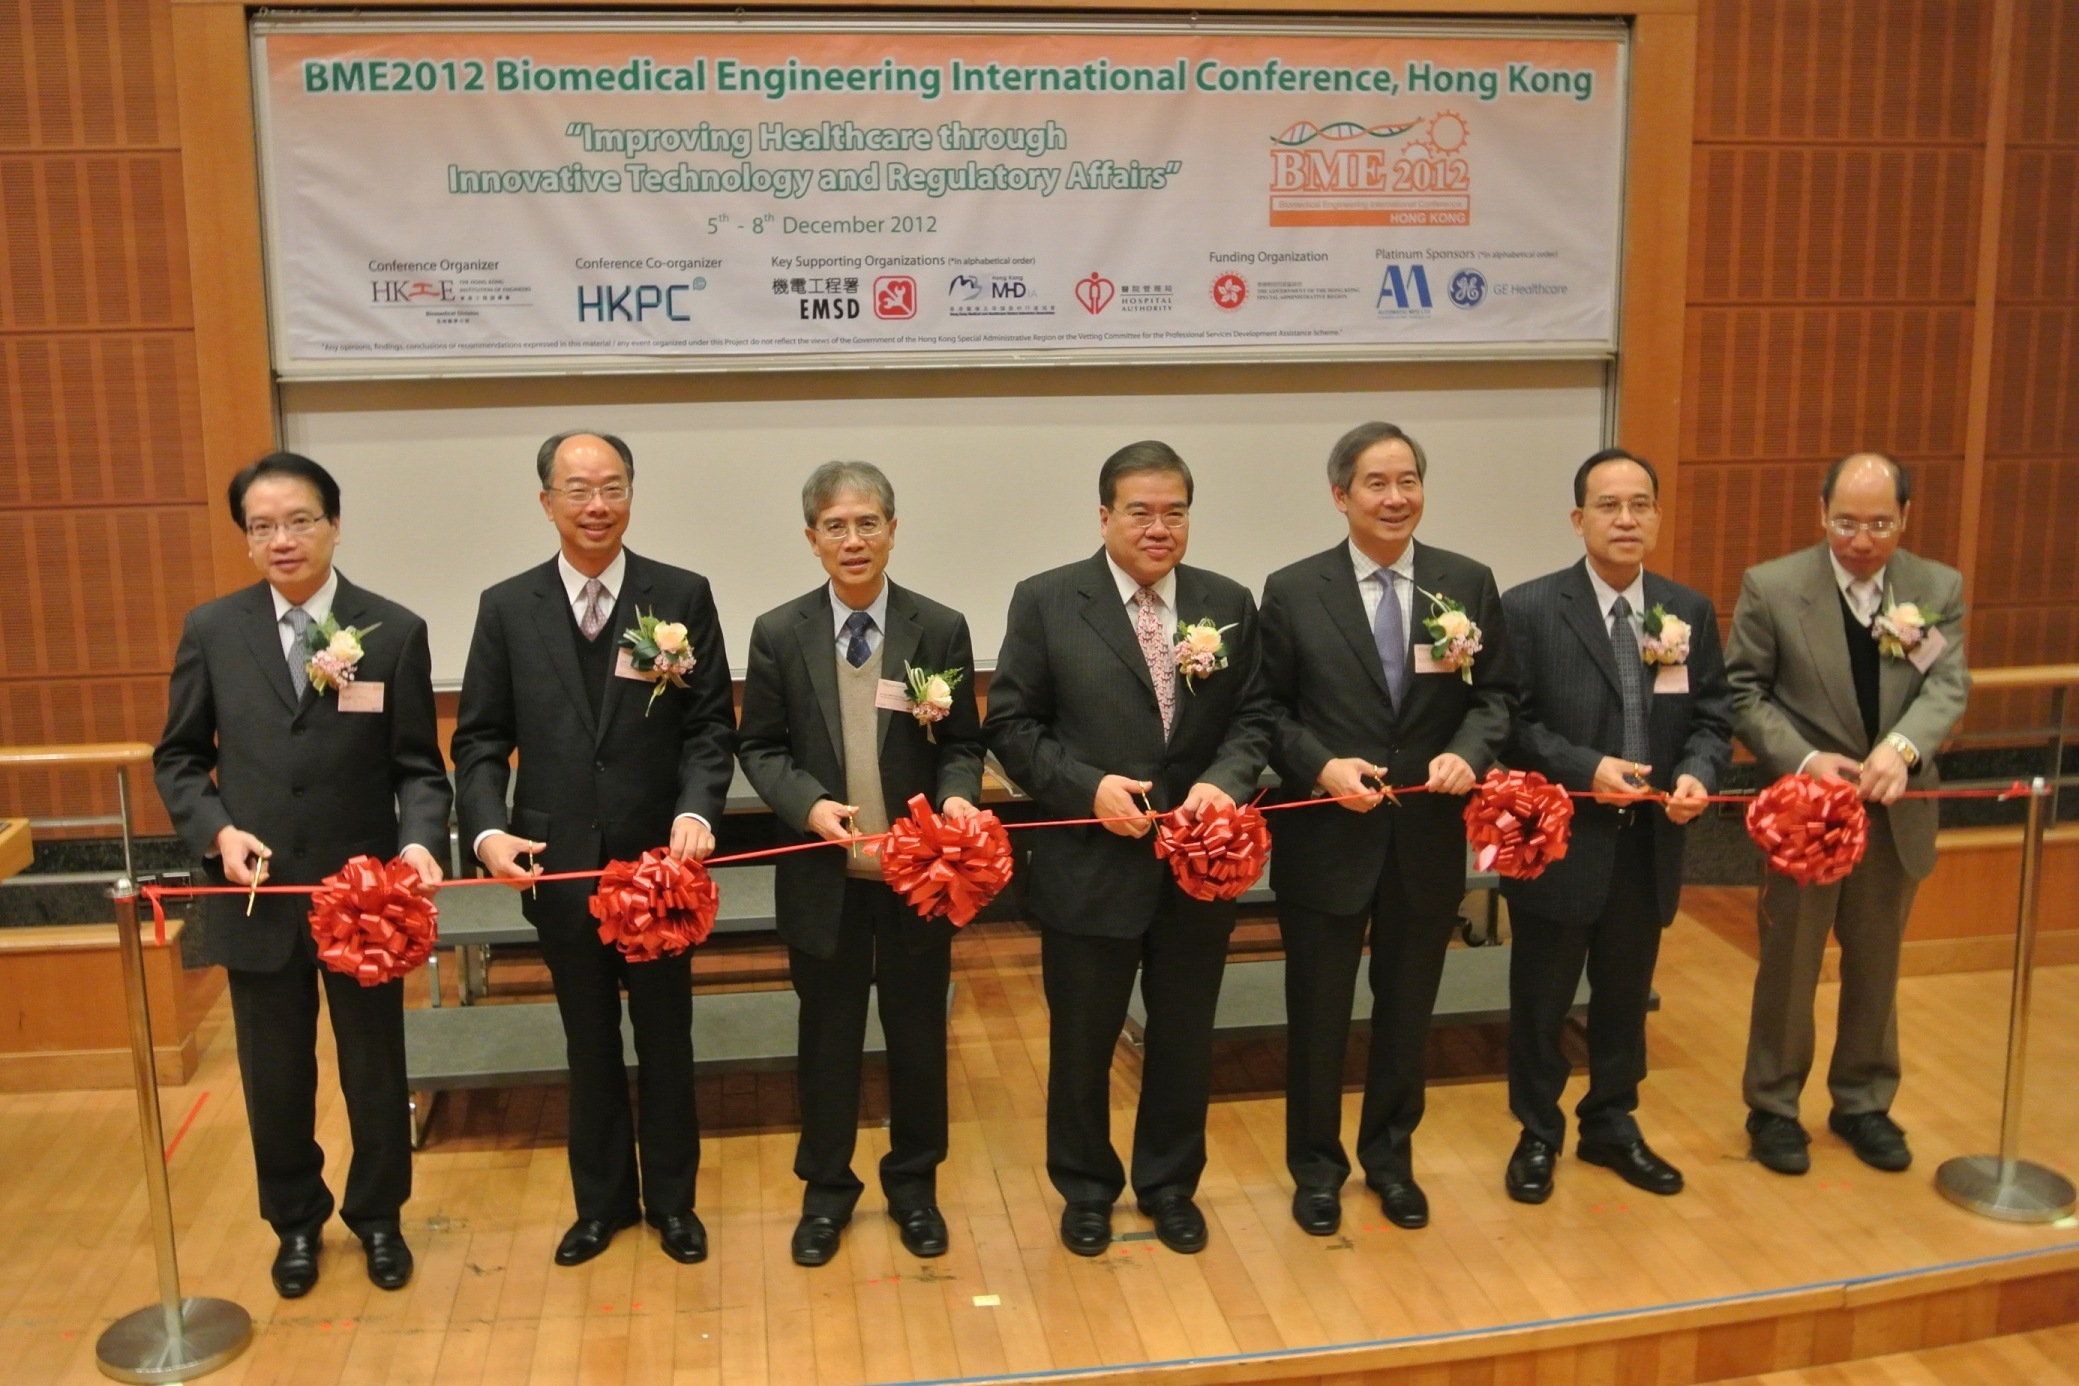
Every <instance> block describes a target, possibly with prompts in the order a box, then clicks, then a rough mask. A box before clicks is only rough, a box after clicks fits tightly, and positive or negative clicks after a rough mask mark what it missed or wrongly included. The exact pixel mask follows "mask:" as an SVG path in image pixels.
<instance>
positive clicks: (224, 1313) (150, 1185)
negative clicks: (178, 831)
mask: <svg viewBox="0 0 2079 1386" xmlns="http://www.w3.org/2000/svg"><path fill="white" fill-rule="evenodd" d="M126 827H127V824H126ZM124 845H125V847H126V848H127V847H128V834H127V832H126V833H125V835H124ZM126 855H127V852H126ZM110 896H111V898H112V899H113V900H114V901H115V916H116V934H117V939H116V942H117V946H118V949H119V951H120V952H121V953H122V956H123V996H124V998H125V1000H126V1001H127V1002H128V1003H129V1010H130V1061H131V1065H132V1067H133V1069H134V1070H135V1078H136V1086H137V1125H138V1131H139V1135H140V1136H141V1138H142V1139H143V1142H144V1188H145V1194H146V1198H147V1201H148V1202H149V1203H150V1206H151V1215H152V1244H153V1250H154V1251H155V1252H157V1254H158V1261H159V1302H158V1303H157V1304H153V1305H147V1306H146V1307H145V1308H143V1309H138V1310H135V1311H133V1312H132V1313H128V1314H125V1315H124V1316H123V1317H122V1318H119V1319H117V1320H116V1321H115V1322H114V1323H112V1324H110V1325H109V1326H108V1329H107V1331H106V1332H104V1333H103V1334H102V1335H101V1337H100V1340H99V1341H98V1342H96V1343H95V1344H94V1358H95V1363H96V1365H98V1366H99V1367H100V1368H101V1371H102V1374H103V1375H105V1376H112V1377H114V1378H115V1379H116V1380H117V1381H188V1380H192V1379H193V1378H195V1377H198V1376H202V1375H205V1374H206V1373H209V1372H213V1371H215V1370H216V1369H217V1368H218V1367H221V1366H223V1365H224V1364H225V1363H226V1362H229V1361H230V1360H231V1359H232V1358H234V1357H236V1356H238V1354H239V1353H241V1352H243V1351H245V1345H246V1344H247V1343H248V1342H250V1341H251V1340H252V1336H253V1321H252V1319H251V1318H250V1317H249V1316H248V1315H247V1314H246V1312H245V1310H243V1309H241V1308H240V1307H239V1306H238V1305H236V1304H233V1303H231V1301H229V1300H226V1299H183V1298H182V1297H181V1292H180V1267H179V1265H178V1263H177V1262H176V1261H175V1260H174V1254H173V1202H172V1199H171V1197H170V1196H169V1195H168V1193H167V1189H166V1156H165V1150H166V1134H165V1129H164V1127H163V1126H161V1125H160V1121H159V1074H158V1069H157V1065H156V1063H155V1061H154V1059H153V1055H152V1022H151V1012H150V1010H149V1009H148V1008H147V1007H146V1004H145V990H144V942H143V940H142V939H141V938H140V937H139V936H138V928H137V887H136V886H135V885H134V884H133V883H132V882H131V879H130V877H128V876H125V877H123V878H122V879H121V880H119V881H117V882H116V884H115V889H114V890H112V891H111V892H110Z"/></svg>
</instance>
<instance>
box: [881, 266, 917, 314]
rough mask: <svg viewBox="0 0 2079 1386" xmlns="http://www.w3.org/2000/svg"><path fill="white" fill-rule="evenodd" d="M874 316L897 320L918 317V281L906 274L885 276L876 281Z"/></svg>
mask: <svg viewBox="0 0 2079 1386" xmlns="http://www.w3.org/2000/svg"><path fill="white" fill-rule="evenodd" d="M873 315H874V316H875V317H877V318H896V319H900V318H914V317H915V316H917V281H916V280H914V279H912V278H910V277H909V276H908V275H906V274H884V275H882V276H881V277H880V278H879V279H876V280H874V281H873Z"/></svg>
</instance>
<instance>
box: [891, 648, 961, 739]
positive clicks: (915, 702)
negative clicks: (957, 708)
mask: <svg viewBox="0 0 2079 1386" xmlns="http://www.w3.org/2000/svg"><path fill="white" fill-rule="evenodd" d="M902 672H903V677H904V679H905V680H906V681H907V682H908V683H909V686H910V716H912V717H914V718H916V719H917V725H918V726H920V727H922V728H923V729H924V737H925V739H926V740H928V741H930V742H932V743H933V744H936V743H937V741H938V737H936V736H935V735H933V734H932V731H931V724H932V723H934V722H943V721H945V720H946V717H947V715H948V714H949V713H951V712H952V711H953V690H954V689H956V688H958V687H959V686H960V679H961V673H960V671H959V670H958V669H945V670H941V671H939V672H936V673H934V672H933V671H931V670H929V669H918V668H915V667H913V666H911V665H909V664H907V663H905V664H904V665H903V666H902Z"/></svg>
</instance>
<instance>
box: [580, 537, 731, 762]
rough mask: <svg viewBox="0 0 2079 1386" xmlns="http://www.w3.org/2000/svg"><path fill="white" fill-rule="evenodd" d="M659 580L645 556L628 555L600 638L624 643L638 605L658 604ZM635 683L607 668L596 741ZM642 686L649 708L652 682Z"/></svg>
mask: <svg viewBox="0 0 2079 1386" xmlns="http://www.w3.org/2000/svg"><path fill="white" fill-rule="evenodd" d="M656 580H657V575H656V574H655V573H653V572H651V571H650V565H649V564H647V563H645V562H643V560H641V559H639V558H637V557H636V556H635V555H634V554H632V553H631V554H629V555H628V566H627V567H626V568H625V569H623V570H622V572H621V590H620V592H619V593H618V594H617V596H616V597H615V600H614V610H613V614H612V615H611V616H609V617H608V618H607V622H608V623H607V627H606V630H605V631H603V632H602V633H601V636H600V638H601V639H603V640H609V641H612V642H613V644H614V645H615V646H616V647H617V648H618V646H619V645H620V643H621V632H622V631H624V630H626V629H627V628H628V627H630V626H632V625H634V624H635V613H636V609H637V608H638V607H640V608H641V609H642V610H645V611H648V610H650V609H652V608H653V607H655V606H656V599H655V598H654V597H653V596H652V595H651V589H652V587H653V586H654V585H655V583H656ZM683 614H684V613H683V612H677V613H674V612H665V613H663V615H662V617H661V619H663V620H666V621H676V620H678V619H679V617H680V616H682V615H683ZM564 643H565V644H566V645H567V644H569V643H570V642H569V641H567V640H566V641H565V642H564ZM693 657H694V658H695V659H698V658H699V657H700V651H698V650H695V651H694V652H693ZM620 659H621V657H620V655H619V653H618V652H617V653H615V654H614V655H613V660H614V666H615V668H618V667H619V666H620ZM635 686H636V684H635V680H633V679H624V678H622V677H621V676H620V675H619V674H617V673H615V672H614V671H613V669H609V670H607V675H606V692H605V693H604V694H602V695H601V696H600V699H599V725H598V727H597V728H596V729H595V730H594V731H593V733H592V738H593V743H594V744H595V745H603V744H604V743H605V741H606V734H607V731H608V730H609V729H610V728H611V727H612V726H613V723H614V716H615V714H617V713H618V712H620V710H621V705H622V703H624V702H625V701H627V698H628V690H629V689H630V688H631V687H635ZM641 689H642V697H643V703H644V707H645V708H647V707H648V704H649V697H650V689H651V686H650V685H648V684H643V685H641Z"/></svg>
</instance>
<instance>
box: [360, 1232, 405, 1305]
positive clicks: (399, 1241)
mask: <svg viewBox="0 0 2079 1386" xmlns="http://www.w3.org/2000/svg"><path fill="white" fill-rule="evenodd" d="M361 1249H362V1250H363V1251H366V1252H367V1253H368V1278H369V1280H370V1281H371V1282H373V1283H374V1285H375V1287H376V1288H377V1289H381V1290H401V1289H403V1288H404V1286H405V1282H407V1281H409V1280H410V1279H411V1248H410V1247H408V1246H406V1245H405V1244H404V1234H403V1233H402V1232H399V1231H398V1230H397V1229H395V1228H392V1227H385V1228H380V1229H378V1230H376V1231H373V1232H369V1233H367V1234H365V1235H364V1236H363V1237H362V1238H361Z"/></svg>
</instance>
